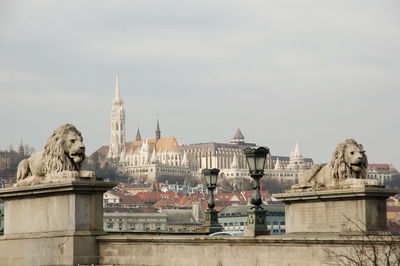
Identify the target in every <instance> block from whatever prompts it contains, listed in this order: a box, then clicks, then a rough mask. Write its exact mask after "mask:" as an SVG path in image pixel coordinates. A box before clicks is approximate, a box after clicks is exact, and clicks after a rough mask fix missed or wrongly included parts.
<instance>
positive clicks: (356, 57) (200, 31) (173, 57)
mask: <svg viewBox="0 0 400 266" xmlns="http://www.w3.org/2000/svg"><path fill="white" fill-rule="evenodd" d="M399 14H400V2H399V1H398V0H393V1H390V0H388V1H380V0H376V1H375V0H371V1H361V0H354V1H347V0H339V1H338V0H335V1H319V0H315V1H304V0H296V1H285V0H281V1H267V0H263V1H232V0H230V1H215V0H202V1H169V0H159V1H155V0H154V1H152V0H146V1H132V0H130V1H98V0H96V1H71V0H69V1H50V0H49V1H11V0H9V1H8V0H0V96H1V98H0V99H1V100H0V115H1V116H0V117H1V131H0V149H7V147H8V145H9V144H14V146H16V145H18V143H19V142H20V141H21V140H22V141H23V142H24V143H26V144H29V145H32V146H34V147H35V148H36V149H37V150H40V149H42V148H43V146H44V144H45V142H46V140H47V138H48V136H49V135H50V134H51V133H52V131H53V130H54V129H55V128H57V127H58V126H60V125H61V124H64V123H73V124H75V125H76V126H77V128H78V129H80V130H81V132H82V133H83V136H84V138H85V143H86V146H87V150H88V151H87V153H88V154H90V153H92V152H93V151H94V150H96V149H97V148H98V147H100V146H101V145H106V144H108V143H109V139H110V125H109V124H110V111H111V103H112V98H113V95H114V87H115V77H114V75H115V72H117V71H119V73H120V87H121V96H122V97H123V99H124V104H125V110H126V114H127V119H126V122H127V139H128V140H133V139H134V137H135V134H136V130H137V126H138V125H139V126H140V130H141V132H142V137H146V136H147V137H149V138H150V137H153V136H154V131H155V125H156V119H157V114H159V119H160V126H161V131H162V136H176V137H177V139H178V141H179V143H180V144H190V143H199V142H208V141H217V142H228V141H230V140H231V138H232V137H233V135H234V133H235V131H236V129H237V127H240V128H241V130H242V132H243V134H244V136H245V137H246V140H247V141H250V142H256V143H257V144H259V145H266V146H268V147H270V149H271V152H272V153H273V154H275V155H288V154H289V153H290V150H291V149H292V148H294V146H295V143H296V141H297V140H299V142H300V147H301V149H302V151H303V154H304V156H307V157H312V158H314V161H315V162H326V161H328V160H329V159H330V156H331V154H332V152H333V150H334V148H335V146H336V144H337V143H339V142H340V141H342V140H344V139H346V138H354V139H356V140H357V141H358V142H360V143H362V144H363V145H364V147H365V149H366V151H367V155H368V157H369V161H370V163H374V162H375V163H393V164H394V165H395V166H396V167H397V168H398V169H399V168H400V155H399V150H400V138H399V135H400V134H399V132H400V122H399V114H400V105H399V100H400V48H399V47H400V15H399Z"/></svg>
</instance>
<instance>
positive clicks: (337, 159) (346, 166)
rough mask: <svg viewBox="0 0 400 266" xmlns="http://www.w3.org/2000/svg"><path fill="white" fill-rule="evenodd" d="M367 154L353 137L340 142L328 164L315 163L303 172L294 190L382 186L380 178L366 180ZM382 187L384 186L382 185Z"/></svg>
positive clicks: (293, 187)
mask: <svg viewBox="0 0 400 266" xmlns="http://www.w3.org/2000/svg"><path fill="white" fill-rule="evenodd" d="M367 166H368V160H367V155H366V154H365V151H364V148H363V146H362V145H361V144H358V143H357V142H356V141H355V140H353V139H348V140H345V141H343V142H341V143H339V144H338V145H337V147H336V149H335V151H334V152H333V155H332V159H331V161H330V162H329V163H328V164H327V165H314V166H313V167H312V168H311V169H310V170H307V171H305V172H304V173H303V175H302V176H301V178H299V183H298V184H296V185H293V186H292V190H324V189H337V188H345V187H352V186H353V185H354V186H359V185H360V184H362V185H365V186H381V185H380V184H379V182H378V180H366V179H365V178H366V170H367ZM381 187H382V186H381Z"/></svg>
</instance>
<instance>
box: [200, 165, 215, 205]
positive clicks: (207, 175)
mask: <svg viewBox="0 0 400 266" xmlns="http://www.w3.org/2000/svg"><path fill="white" fill-rule="evenodd" d="M202 173H203V176H204V180H205V181H206V186H207V188H208V190H209V191H210V197H209V198H208V208H210V209H214V207H215V203H214V189H215V188H216V187H217V181H218V174H219V169H216V168H213V169H204V170H203V171H202Z"/></svg>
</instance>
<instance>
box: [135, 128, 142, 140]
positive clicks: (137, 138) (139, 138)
mask: <svg viewBox="0 0 400 266" xmlns="http://www.w3.org/2000/svg"><path fill="white" fill-rule="evenodd" d="M140 140H142V136H140V130H139V128H138V129H137V133H136V141H140Z"/></svg>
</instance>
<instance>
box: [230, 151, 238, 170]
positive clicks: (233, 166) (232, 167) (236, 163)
mask: <svg viewBox="0 0 400 266" xmlns="http://www.w3.org/2000/svg"><path fill="white" fill-rule="evenodd" d="M231 169H239V161H238V158H237V156H236V153H235V154H233V159H232V163H231Z"/></svg>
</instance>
